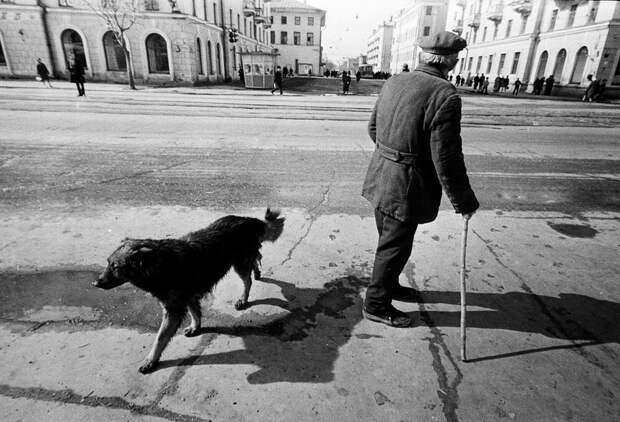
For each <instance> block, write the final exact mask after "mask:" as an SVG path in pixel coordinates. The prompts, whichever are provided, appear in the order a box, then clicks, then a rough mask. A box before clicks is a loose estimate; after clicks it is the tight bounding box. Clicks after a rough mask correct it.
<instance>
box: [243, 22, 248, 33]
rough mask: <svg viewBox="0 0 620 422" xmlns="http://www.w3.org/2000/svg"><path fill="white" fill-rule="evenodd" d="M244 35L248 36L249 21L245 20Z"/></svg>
mask: <svg viewBox="0 0 620 422" xmlns="http://www.w3.org/2000/svg"><path fill="white" fill-rule="evenodd" d="M243 35H248V20H247V19H246V18H243Z"/></svg>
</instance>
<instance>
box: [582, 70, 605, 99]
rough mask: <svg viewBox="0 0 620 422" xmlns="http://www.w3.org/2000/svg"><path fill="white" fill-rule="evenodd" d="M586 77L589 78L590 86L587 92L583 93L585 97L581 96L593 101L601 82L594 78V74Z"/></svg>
mask: <svg viewBox="0 0 620 422" xmlns="http://www.w3.org/2000/svg"><path fill="white" fill-rule="evenodd" d="M586 79H587V80H588V86H587V88H586V92H585V93H584V94H583V98H581V101H586V102H589V103H591V102H592V98H593V97H594V94H595V93H596V91H598V87H599V85H600V83H599V82H597V81H594V80H592V75H588V76H586Z"/></svg>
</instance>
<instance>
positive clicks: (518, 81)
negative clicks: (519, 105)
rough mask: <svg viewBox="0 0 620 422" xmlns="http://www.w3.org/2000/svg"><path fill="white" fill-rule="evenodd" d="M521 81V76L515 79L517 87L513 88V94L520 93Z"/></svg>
mask: <svg viewBox="0 0 620 422" xmlns="http://www.w3.org/2000/svg"><path fill="white" fill-rule="evenodd" d="M521 85H522V83H521V81H520V80H519V78H517V80H516V81H515V88H514V89H513V90H512V95H519V90H520V89H521Z"/></svg>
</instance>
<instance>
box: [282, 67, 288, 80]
mask: <svg viewBox="0 0 620 422" xmlns="http://www.w3.org/2000/svg"><path fill="white" fill-rule="evenodd" d="M287 75H288V68H287V67H286V66H284V68H283V69H282V77H283V78H286V77H287Z"/></svg>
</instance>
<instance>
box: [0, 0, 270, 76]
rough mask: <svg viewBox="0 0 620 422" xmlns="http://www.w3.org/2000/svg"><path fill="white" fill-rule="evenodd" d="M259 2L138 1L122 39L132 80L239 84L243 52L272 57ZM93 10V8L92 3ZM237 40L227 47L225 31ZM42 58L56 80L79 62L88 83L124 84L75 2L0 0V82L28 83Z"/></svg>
mask: <svg viewBox="0 0 620 422" xmlns="http://www.w3.org/2000/svg"><path fill="white" fill-rule="evenodd" d="M263 3H264V0H208V1H207V0H177V1H173V0H144V1H143V2H139V5H140V9H139V12H138V15H139V19H138V21H137V22H136V24H135V25H134V26H133V27H132V28H131V29H130V30H129V31H128V32H127V34H126V35H127V41H128V44H129V47H130V52H131V58H132V62H133V63H132V65H133V69H134V72H135V77H136V80H138V81H142V82H148V83H183V82H185V83H197V82H201V81H217V80H224V79H230V78H232V79H236V78H238V73H237V70H238V69H239V67H240V65H241V64H240V56H239V53H240V52H241V51H246V50H250V51H256V50H261V51H262V50H264V51H270V50H271V47H270V46H269V45H268V39H267V36H266V32H265V26H266V25H268V21H269V18H268V16H267V15H266V13H265V10H264V7H263ZM93 4H99V2H98V1H96V0H93ZM231 28H235V29H237V30H238V33H239V40H238V41H237V42H234V43H232V42H230V40H229V32H230V29H231ZM39 57H40V58H41V59H42V60H43V61H44V62H45V63H46V64H47V67H48V68H49V69H50V71H51V72H52V73H53V74H54V75H55V76H57V77H64V78H67V77H68V66H69V64H70V63H71V62H72V61H73V60H76V59H78V60H81V61H82V62H83V64H84V66H85V70H86V78H87V79H90V80H101V81H119V82H120V81H125V80H126V78H127V73H126V69H127V64H126V63H125V57H124V55H123V52H122V49H121V48H120V46H118V44H117V43H116V41H115V40H114V37H113V35H112V33H111V32H110V31H109V29H108V28H107V27H106V25H105V23H104V22H103V20H102V19H101V18H100V17H98V16H97V15H96V14H95V13H94V11H92V10H91V9H90V8H89V7H87V6H86V5H85V4H84V3H83V2H81V1H79V0H2V1H1V3H0V77H1V76H11V77H20V76H21V77H26V76H28V77H30V76H32V75H35V74H36V60H37V58H39Z"/></svg>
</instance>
